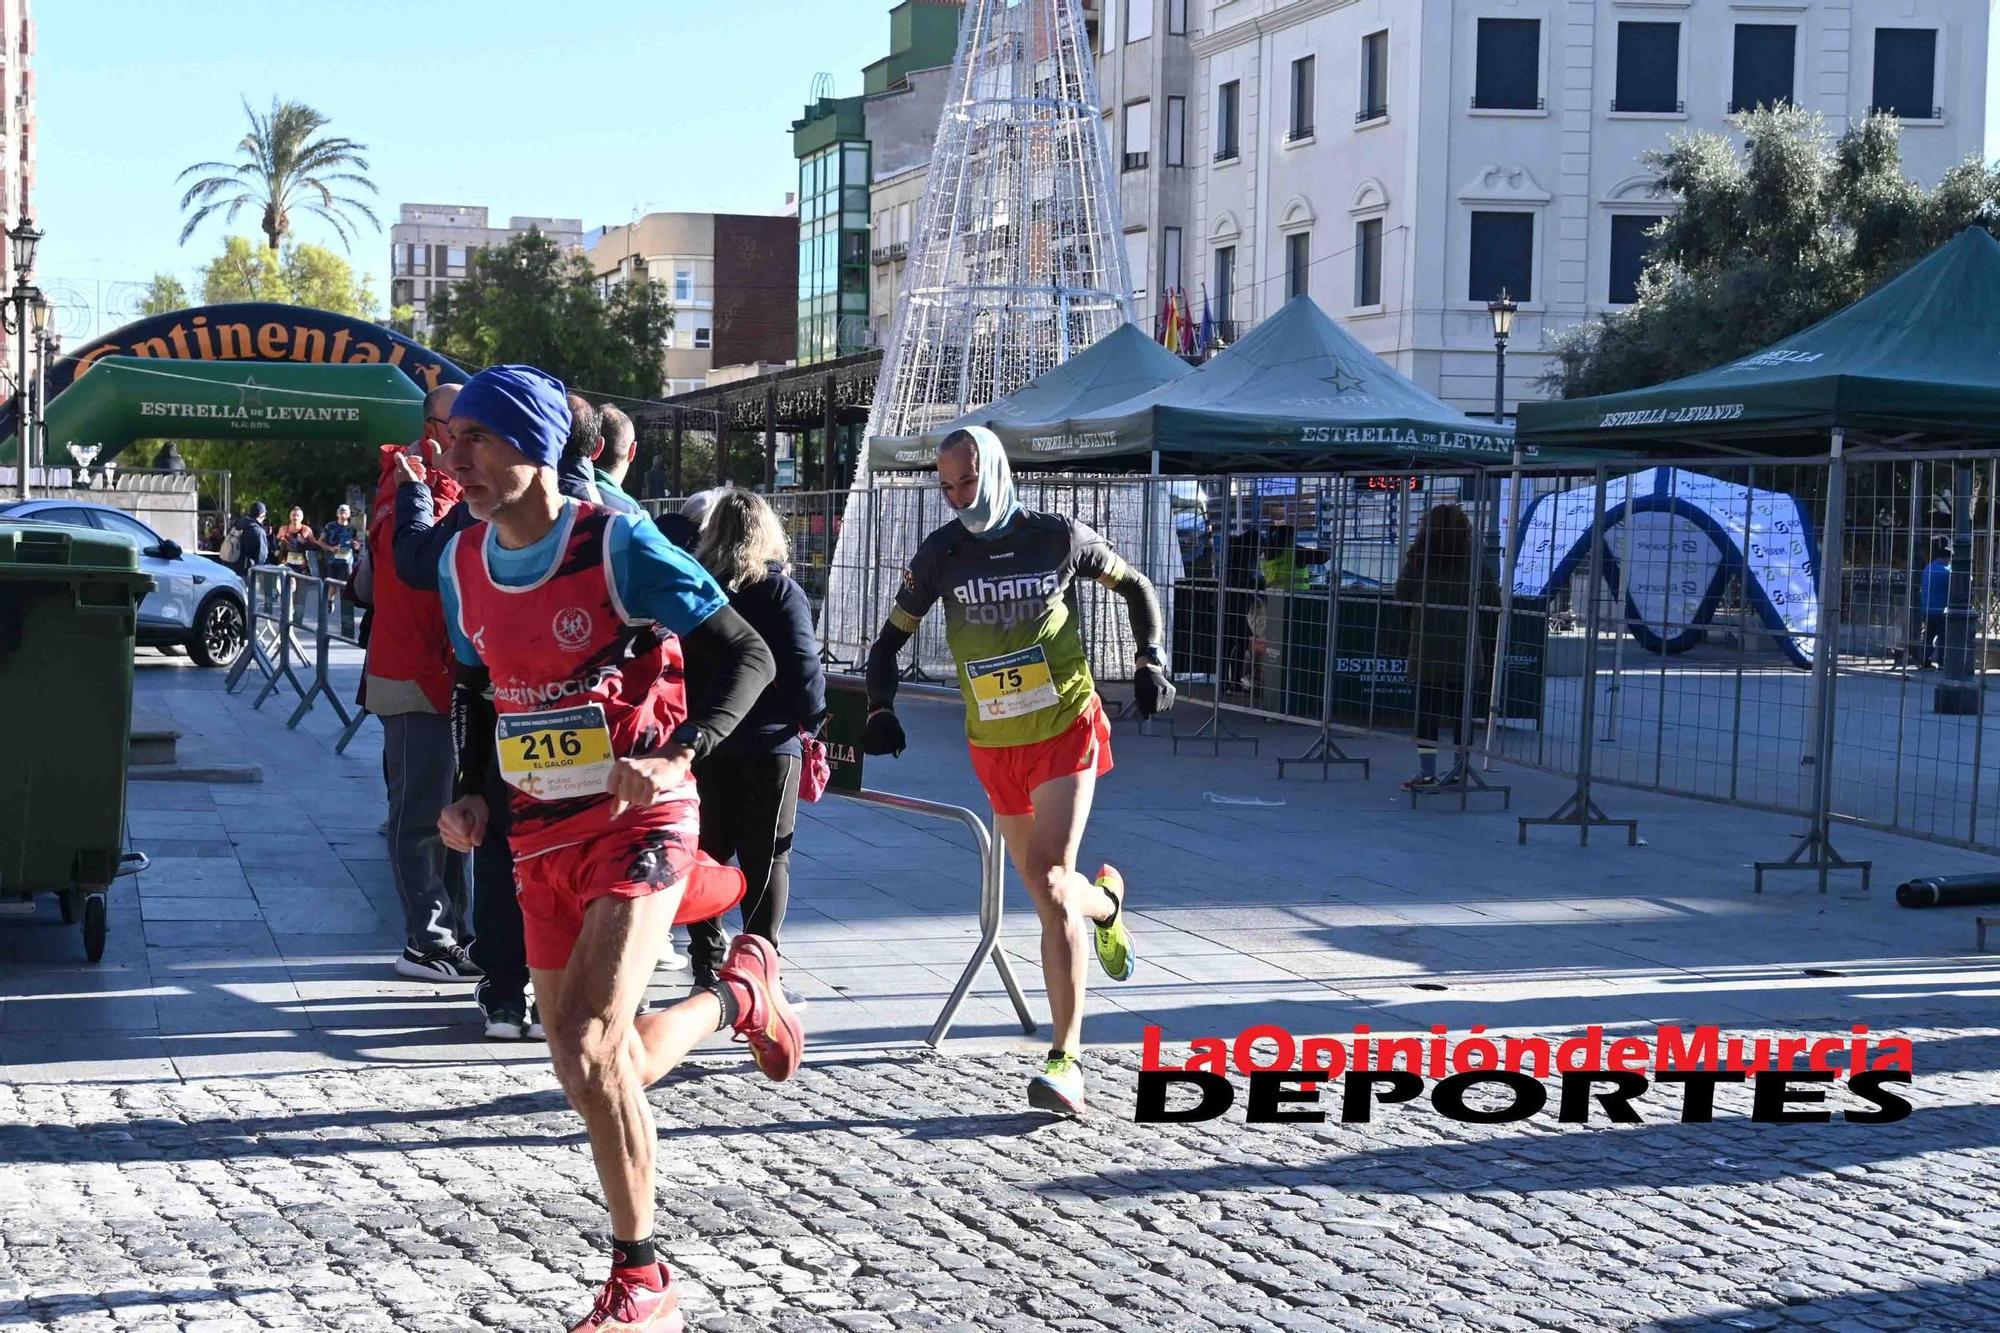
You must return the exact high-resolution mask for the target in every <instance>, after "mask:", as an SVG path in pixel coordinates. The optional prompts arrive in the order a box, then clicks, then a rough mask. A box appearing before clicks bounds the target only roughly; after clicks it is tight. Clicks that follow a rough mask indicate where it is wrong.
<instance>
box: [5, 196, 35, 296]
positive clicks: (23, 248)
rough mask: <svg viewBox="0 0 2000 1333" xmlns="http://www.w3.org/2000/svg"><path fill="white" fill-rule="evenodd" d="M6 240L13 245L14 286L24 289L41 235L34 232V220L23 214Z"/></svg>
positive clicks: (32, 266)
mask: <svg viewBox="0 0 2000 1333" xmlns="http://www.w3.org/2000/svg"><path fill="white" fill-rule="evenodd" d="M7 239H8V240H9V241H12V242H13V243H14V244H13V248H14V285H15V286H16V287H24V286H26V285H27V282H28V274H29V273H31V272H32V271H33V270H34V267H35V247H36V246H37V245H40V244H41V242H42V233H41V232H39V231H36V230H35V221H34V219H33V218H30V217H28V216H26V215H25V214H24V215H22V218H21V220H20V222H18V223H16V224H15V225H14V227H13V228H12V229H11V230H9V231H8V233H7Z"/></svg>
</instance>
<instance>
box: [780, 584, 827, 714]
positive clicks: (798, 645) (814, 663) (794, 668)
mask: <svg viewBox="0 0 2000 1333" xmlns="http://www.w3.org/2000/svg"><path fill="white" fill-rule="evenodd" d="M779 604H780V605H781V606H782V607H783V608H784V611H785V625H786V630H787V633H786V635H785V644H784V647H783V649H782V650H780V652H779V657H780V661H779V662H778V679H779V680H780V681H783V682H785V683H786V684H787V685H788V686H789V687H790V689H791V691H792V707H793V710H794V711H795V712H797V714H798V722H799V725H801V726H807V725H810V724H811V723H812V722H814V721H815V720H817V719H818V718H819V716H820V715H821V714H823V713H825V712H826V670H825V668H823V667H822V666H821V665H820V660H819V635H817V634H815V633H814V632H813V620H812V603H811V602H810V601H808V600H807V598H806V594H805V589H803V588H801V587H799V585H798V584H796V583H794V582H792V581H791V580H790V579H786V580H785V581H784V582H783V583H782V584H780V585H779Z"/></svg>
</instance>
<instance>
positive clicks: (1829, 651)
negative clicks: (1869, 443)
mask: <svg viewBox="0 0 2000 1333" xmlns="http://www.w3.org/2000/svg"><path fill="white" fill-rule="evenodd" d="M1846 442H1847V432H1846V431H1844V430H1842V429H1841V428H1840V427H1838V426H1836V427H1835V428H1834V430H1833V439H1832V450H1831V453H1830V456H1829V457H1828V459H1827V466H1826V521H1825V523H1824V524H1823V525H1822V526H1823V527H1824V530H1825V533H1824V539H1823V540H1822V541H1821V542H1820V544H1819V556H1820V560H1819V586H1820V605H1819V625H1818V629H1819V633H1818V634H1817V635H1815V636H1814V642H1813V679H1814V680H1815V681H1816V682H1817V683H1818V695H1819V707H1818V709H1817V710H1816V711H1815V713H1814V716H1813V736H1812V747H1813V752H1812V761H1813V792H1812V815H1811V823H1810V825H1809V826H1808V827H1807V829H1806V833H1805V836H1804V837H1803V838H1801V839H1800V840H1799V845H1798V846H1796V847H1794V848H1793V849H1792V854H1791V855H1790V856H1787V857H1786V858H1785V859H1784V860H1782V861H1758V862H1755V863H1754V864H1753V866H1752V870H1753V891H1754V892H1757V893H1762V892H1763V891H1764V874H1765V872H1766V871H1770V870H1810V871H1812V872H1813V873H1814V874H1815V875H1816V876H1818V879H1819V891H1820V892H1821V893H1825V892H1826V891H1827V876H1828V875H1830V874H1831V873H1832V872H1834V871H1836V870H1859V871H1860V872H1861V891H1862V892H1863V893H1866V892H1867V891H1868V881H1869V876H1870V873H1871V872H1872V870H1873V868H1874V862H1872V861H1850V860H1848V859H1847V858H1846V857H1844V856H1842V855H1841V854H1840V853H1839V852H1838V851H1836V850H1835V849H1834V845H1833V827H1832V823H1833V749H1834V745H1833V741H1834V732H1835V729H1836V723H1835V718H1836V716H1837V713H1836V705H1835V702H1834V693H1835V690H1836V687H1837V685H1838V682H1839V679H1840V620H1841V615H1842V612H1843V610H1844V608H1843V606H1842V601H1843V598H1842V595H1841V581H1842V579H1843V578H1845V573H1844V572H1843V569H1842V565H1843V563H1844V561H1843V556H1844V555H1845V550H1844V547H1845V544H1846V540H1847V459H1846V457H1845V445H1846Z"/></svg>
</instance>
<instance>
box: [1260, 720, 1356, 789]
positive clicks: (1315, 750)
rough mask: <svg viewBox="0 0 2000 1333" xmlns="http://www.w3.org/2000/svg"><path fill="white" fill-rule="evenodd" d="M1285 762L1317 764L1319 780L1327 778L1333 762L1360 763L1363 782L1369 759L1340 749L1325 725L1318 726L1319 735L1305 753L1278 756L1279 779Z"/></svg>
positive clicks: (1322, 780)
mask: <svg viewBox="0 0 2000 1333" xmlns="http://www.w3.org/2000/svg"><path fill="white" fill-rule="evenodd" d="M1286 764H1318V765H1319V780H1320V781H1321V782H1325V781H1326V780H1327V777H1328V776H1329V770H1331V769H1332V768H1333V766H1334V765H1335V764H1359V765H1361V780H1362V781H1363V782H1366V781H1367V780H1368V765H1369V761H1368V760H1367V759H1365V758H1362V757H1360V756H1357V755H1350V754H1348V753H1347V751H1345V750H1343V749H1341V748H1340V742H1339V741H1337V740H1335V739H1334V738H1333V732H1332V731H1331V730H1330V729H1328V728H1325V727H1322V728H1320V733H1319V736H1318V737H1317V738H1316V739H1315V740H1314V741H1313V743H1312V744H1311V745H1310V746H1308V747H1307V748H1306V751H1305V753H1303V754H1296V755H1292V756H1290V757H1289V758H1286V757H1282V756H1281V757H1280V758H1279V760H1278V777H1279V779H1280V780H1283V778H1284V776H1285V765H1286Z"/></svg>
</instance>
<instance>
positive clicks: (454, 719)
mask: <svg viewBox="0 0 2000 1333" xmlns="http://www.w3.org/2000/svg"><path fill="white" fill-rule="evenodd" d="M457 666H458V673H457V675H456V676H455V677H453V679H452V682H451V748H452V752H453V753H454V754H455V755H457V757H458V762H457V763H456V764H454V765H453V767H452V780H451V790H452V795H453V796H477V795H479V794H481V793H483V792H484V791H485V790H486V774H487V770H488V769H490V768H491V767H492V766H493V761H494V754H493V744H494V735H493V730H494V726H495V725H496V722H495V715H494V710H493V677H492V675H491V674H490V673H488V671H487V670H486V668H485V667H483V666H467V665H466V664H465V663H463V662H460V663H458V664H457Z"/></svg>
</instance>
